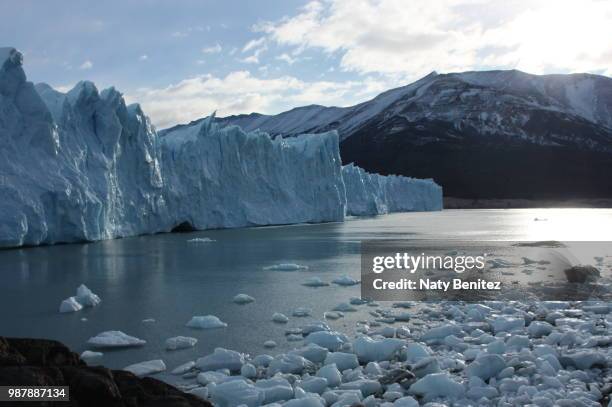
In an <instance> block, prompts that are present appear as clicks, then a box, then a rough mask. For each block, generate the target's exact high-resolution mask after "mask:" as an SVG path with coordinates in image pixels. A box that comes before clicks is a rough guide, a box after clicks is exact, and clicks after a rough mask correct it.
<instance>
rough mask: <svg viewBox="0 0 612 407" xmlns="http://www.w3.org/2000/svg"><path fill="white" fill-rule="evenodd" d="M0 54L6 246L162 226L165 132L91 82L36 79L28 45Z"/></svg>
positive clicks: (0, 214) (0, 177)
mask: <svg viewBox="0 0 612 407" xmlns="http://www.w3.org/2000/svg"><path fill="white" fill-rule="evenodd" d="M2 55H9V57H8V58H7V57H4V58H2V59H0V63H2V65H1V67H0V196H2V199H1V200H0V247H6V246H21V245H38V244H44V243H57V242H72V241H81V240H99V239H108V238H113V237H119V236H130V235H136V234H141V233H148V232H152V231H159V230H163V229H164V228H165V226H166V225H165V224H164V221H165V220H166V211H165V204H164V199H163V194H162V192H163V191H162V187H163V183H162V179H161V172H160V165H159V159H158V155H159V154H158V146H157V145H156V143H157V137H156V134H155V132H154V131H153V130H152V128H151V126H150V124H149V121H148V119H147V117H146V116H145V115H144V114H143V113H142V111H141V110H140V108H139V107H138V106H137V105H132V106H126V105H125V103H124V101H123V98H122V97H121V94H119V93H118V92H117V91H115V90H114V89H112V88H111V89H107V90H105V91H103V92H101V93H99V92H98V90H97V89H96V88H95V86H94V85H93V84H92V83H90V82H81V83H79V84H78V85H77V86H76V87H75V88H74V89H72V90H71V91H70V92H68V93H67V94H62V93H59V92H57V91H54V90H53V89H51V88H50V87H48V86H46V85H39V86H37V88H35V87H34V86H33V85H32V83H30V82H27V81H26V76H25V73H24V71H23V69H22V66H21V64H22V57H21V54H20V53H19V52H17V51H15V50H14V49H10V48H8V49H7V48H3V49H2V51H0V56H2Z"/></svg>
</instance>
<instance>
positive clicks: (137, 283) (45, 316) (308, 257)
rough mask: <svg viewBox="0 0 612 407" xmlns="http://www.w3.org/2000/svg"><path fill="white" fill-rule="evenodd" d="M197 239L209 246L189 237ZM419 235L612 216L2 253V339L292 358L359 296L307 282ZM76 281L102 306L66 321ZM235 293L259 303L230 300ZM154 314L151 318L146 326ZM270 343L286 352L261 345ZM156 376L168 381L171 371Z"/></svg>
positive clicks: (360, 223)
mask: <svg viewBox="0 0 612 407" xmlns="http://www.w3.org/2000/svg"><path fill="white" fill-rule="evenodd" d="M535 219H538V220H535ZM196 237H206V238H210V239H213V240H214V242H210V243H199V244H194V243H188V242H187V241H188V240H189V239H193V238H196ZM423 238H433V239H460V240H466V239H479V240H532V241H533V240H538V241H539V240H559V241H580V240H586V241H590V240H599V241H604V240H612V210H608V209H516V210H497V209H496V210H447V211H443V212H434V213H406V214H392V215H387V216H381V217H376V218H354V219H350V220H348V221H346V222H344V223H330V224H318V225H295V226H280V227H265V228H247V229H231V230H214V231H205V232H197V233H189V234H162V235H154V236H143V237H134V238H126V239H120V240H110V241H103V242H96V243H90V244H72V245H61V246H48V247H38V248H27V249H18V250H5V251H0V278H1V281H2V284H1V286H0V310H1V311H0V313H1V314H0V335H2V336H24V337H44V338H52V339H57V340H60V341H62V342H64V343H65V344H67V345H68V346H70V347H71V348H72V349H73V350H74V351H77V352H79V353H80V352H82V351H84V350H86V349H90V348H89V347H88V346H87V344H86V341H87V339H88V338H90V337H92V336H94V335H96V334H98V333H100V332H102V331H107V330H121V331H123V332H125V333H127V334H129V335H133V336H136V337H139V338H142V339H145V340H146V341H147V344H146V345H145V346H143V347H141V348H129V349H123V350H114V351H105V354H104V357H103V358H102V360H101V361H100V362H101V363H103V364H105V365H107V366H109V367H112V368H122V367H125V366H126V365H128V364H132V363H136V362H141V361H145V360H150V359H163V360H164V361H165V362H166V365H167V366H168V369H169V370H171V369H173V368H174V367H176V366H178V365H179V364H181V363H183V362H186V361H189V360H194V359H196V358H197V357H200V356H203V355H206V354H208V353H210V352H212V350H213V349H214V348H215V347H219V346H222V347H226V348H230V349H235V350H239V351H243V352H248V353H251V354H259V353H268V354H276V353H279V352H286V351H287V350H289V349H292V348H294V347H298V346H300V342H297V343H296V342H287V341H286V340H285V330H286V329H287V328H290V327H298V326H300V325H303V324H305V323H307V322H308V321H312V320H321V319H322V316H323V313H324V312H325V311H329V310H331V309H332V308H333V307H335V306H336V305H337V304H339V303H340V302H348V300H349V298H350V297H359V294H360V287H359V286H358V285H357V286H351V287H339V286H336V285H333V284H332V285H331V286H328V287H320V288H310V287H306V286H303V285H302V283H303V282H304V281H305V280H306V279H307V278H309V277H313V276H319V277H321V279H323V280H324V281H327V282H329V281H331V280H332V279H334V278H336V277H339V276H341V275H343V274H348V275H350V276H352V277H353V278H356V279H359V275H360V242H361V241H362V240H370V239H423ZM278 263H297V264H301V265H305V266H308V270H305V271H297V272H280V271H272V270H265V269H264V268H265V267H267V266H271V265H274V264H278ZM81 283H84V284H86V285H87V286H88V287H89V288H91V289H92V291H93V292H95V293H97V294H98V295H99V296H100V297H101V298H102V303H101V304H100V305H99V306H97V307H95V308H88V309H84V310H82V311H79V312H75V313H71V314H59V313H58V307H59V304H60V302H61V301H62V300H63V299H65V298H67V297H69V296H72V295H75V290H76V287H77V286H78V285H80V284H81ZM238 293H246V294H248V295H251V296H253V297H255V299H256V301H255V302H254V303H251V304H248V305H237V304H234V303H233V302H232V298H233V297H234V296H235V295H236V294H238ZM297 307H307V308H311V309H312V317H307V318H294V317H291V313H292V311H293V310H294V309H295V308H297ZM368 311H371V309H368V307H361V308H360V310H359V311H358V312H354V313H346V317H345V318H342V319H339V320H335V321H328V323H329V325H330V326H332V328H334V329H336V330H340V331H344V332H346V333H347V334H352V333H353V331H354V328H355V324H356V321H358V320H363V319H367V318H371V317H370V316H369V315H368ZM274 312H282V313H284V314H286V315H287V316H289V317H290V322H289V323H288V324H286V325H281V324H275V323H273V322H271V317H272V314H273V313H274ZM207 314H212V315H216V316H218V317H219V318H220V319H221V320H223V321H224V322H226V323H228V327H227V328H223V329H216V330H194V329H190V328H187V327H186V326H185V324H186V323H187V321H189V319H190V318H191V317H192V316H194V315H207ZM83 318H86V319H87V320H85V321H84V320H83ZM148 318H153V319H155V320H156V322H154V323H143V322H142V321H143V320H144V319H148ZM177 335H183V336H193V337H196V338H198V340H199V342H198V344H197V345H196V346H195V347H194V348H191V349H186V350H179V351H173V352H168V351H166V350H165V349H164V342H165V340H166V339H167V338H169V337H172V336H177ZM269 339H272V340H275V341H276V342H277V343H278V345H279V346H278V347H277V348H275V349H272V350H266V349H264V347H263V343H264V342H265V341H266V340H269ZM160 377H161V378H164V379H167V380H170V378H169V375H166V374H162V375H161V376H160Z"/></svg>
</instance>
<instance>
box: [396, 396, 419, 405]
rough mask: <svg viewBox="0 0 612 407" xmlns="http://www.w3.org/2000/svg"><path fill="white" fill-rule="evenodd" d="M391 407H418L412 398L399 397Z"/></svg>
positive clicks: (417, 403)
mask: <svg viewBox="0 0 612 407" xmlns="http://www.w3.org/2000/svg"><path fill="white" fill-rule="evenodd" d="M393 407H419V402H418V401H416V400H415V399H414V398H413V397H410V396H405V397H401V398H399V399H397V400H395V401H394V402H393Z"/></svg>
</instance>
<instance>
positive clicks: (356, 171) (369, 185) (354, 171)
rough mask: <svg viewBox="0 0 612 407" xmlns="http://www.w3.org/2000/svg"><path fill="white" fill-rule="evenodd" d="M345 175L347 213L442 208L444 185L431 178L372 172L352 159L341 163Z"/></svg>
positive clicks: (367, 213)
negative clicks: (349, 162)
mask: <svg viewBox="0 0 612 407" xmlns="http://www.w3.org/2000/svg"><path fill="white" fill-rule="evenodd" d="M342 178H343V179H344V184H345V188H346V197H347V200H346V201H347V202H346V203H347V205H346V213H347V215H354V216H371V215H382V214H386V213H391V212H421V211H439V210H442V187H440V186H439V185H438V184H436V183H435V182H434V181H433V180H431V179H416V178H409V177H403V176H400V175H386V176H385V175H380V174H371V173H368V172H366V171H365V170H364V169H363V168H360V167H357V166H355V165H353V164H352V163H351V164H348V165H345V166H343V167H342Z"/></svg>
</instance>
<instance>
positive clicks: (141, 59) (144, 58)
mask: <svg viewBox="0 0 612 407" xmlns="http://www.w3.org/2000/svg"><path fill="white" fill-rule="evenodd" d="M147 59H149V56H148V55H147V54H143V55H141V56H140V57H138V60H139V61H146V60H147Z"/></svg>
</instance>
